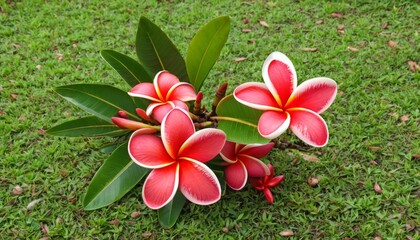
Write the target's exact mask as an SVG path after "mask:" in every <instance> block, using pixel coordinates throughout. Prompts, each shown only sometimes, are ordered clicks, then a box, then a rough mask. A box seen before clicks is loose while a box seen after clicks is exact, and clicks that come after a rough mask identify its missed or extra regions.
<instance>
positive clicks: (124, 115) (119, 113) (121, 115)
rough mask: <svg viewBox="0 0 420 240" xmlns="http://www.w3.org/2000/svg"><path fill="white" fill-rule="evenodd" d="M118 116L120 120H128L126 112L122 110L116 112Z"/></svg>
mask: <svg viewBox="0 0 420 240" xmlns="http://www.w3.org/2000/svg"><path fill="white" fill-rule="evenodd" d="M118 116H120V117H122V118H128V114H127V112H126V111H124V110H120V111H118Z"/></svg>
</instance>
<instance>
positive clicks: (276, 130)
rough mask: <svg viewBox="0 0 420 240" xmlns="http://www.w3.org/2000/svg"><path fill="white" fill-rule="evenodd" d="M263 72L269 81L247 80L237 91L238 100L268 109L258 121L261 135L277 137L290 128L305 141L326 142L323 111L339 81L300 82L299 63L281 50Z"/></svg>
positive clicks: (313, 142) (316, 145)
mask: <svg viewBox="0 0 420 240" xmlns="http://www.w3.org/2000/svg"><path fill="white" fill-rule="evenodd" d="M262 75H263V79H264V82H265V84H264V83H258V82H250V83H245V84H242V85H240V86H239V87H237V88H236V89H235V91H234V93H233V95H234V97H235V99H236V100H237V101H238V102H240V103H242V104H244V105H246V106H248V107H251V108H255V109H259V110H263V111H264V112H263V114H262V115H261V117H260V119H259V121H258V131H259V133H260V134H261V136H263V137H265V138H268V139H273V138H276V137H278V136H280V134H282V133H283V132H284V131H286V130H287V128H290V130H292V132H293V133H294V134H295V135H296V136H297V137H298V138H300V139H301V140H302V141H304V142H305V143H307V144H309V145H311V146H314V147H322V146H325V145H326V144H327V142H328V128H327V124H326V123H325V121H324V119H323V118H322V117H321V116H320V115H319V114H321V113H322V112H324V111H325V110H326V109H327V108H328V107H329V106H330V105H331V104H332V102H333V101H334V99H335V96H336V94H337V84H336V82H335V81H334V80H332V79H329V78H325V77H318V78H313V79H310V80H307V81H305V82H303V83H302V84H301V85H299V86H297V77H296V71H295V67H294V66H293V64H292V62H291V61H290V59H289V58H288V57H286V56H285V55H284V54H282V53H280V52H273V53H272V54H270V56H268V58H267V59H266V60H265V62H264V65H263V69H262Z"/></svg>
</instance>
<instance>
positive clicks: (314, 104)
mask: <svg viewBox="0 0 420 240" xmlns="http://www.w3.org/2000/svg"><path fill="white" fill-rule="evenodd" d="M336 95H337V83H336V82H335V81H334V80H332V79H329V78H324V77H320V78H313V79H310V80H307V81H305V82H303V83H302V84H300V85H299V86H298V87H297V88H296V89H295V91H294V92H293V93H292V95H291V96H290V99H289V101H288V102H287V104H286V108H306V109H309V110H312V111H314V112H316V113H319V114H320V113H322V112H323V111H325V110H326V109H327V108H328V107H329V106H330V105H331V104H332V102H333V101H334V99H335V96H336Z"/></svg>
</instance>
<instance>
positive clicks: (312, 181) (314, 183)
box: [307, 177, 319, 187]
mask: <svg viewBox="0 0 420 240" xmlns="http://www.w3.org/2000/svg"><path fill="white" fill-rule="evenodd" d="M307 182H308V185H309V186H311V187H316V186H317V185H318V183H319V178H318V177H308V180H307Z"/></svg>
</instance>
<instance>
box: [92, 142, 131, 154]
mask: <svg viewBox="0 0 420 240" xmlns="http://www.w3.org/2000/svg"><path fill="white" fill-rule="evenodd" d="M127 141H128V140H126V141H124V140H122V141H118V142H114V143H108V144H104V145H102V146H100V148H99V151H101V152H103V153H108V154H110V153H112V152H114V151H115V149H117V148H118V147H119V146H120V145H121V144H123V143H124V142H127Z"/></svg>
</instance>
